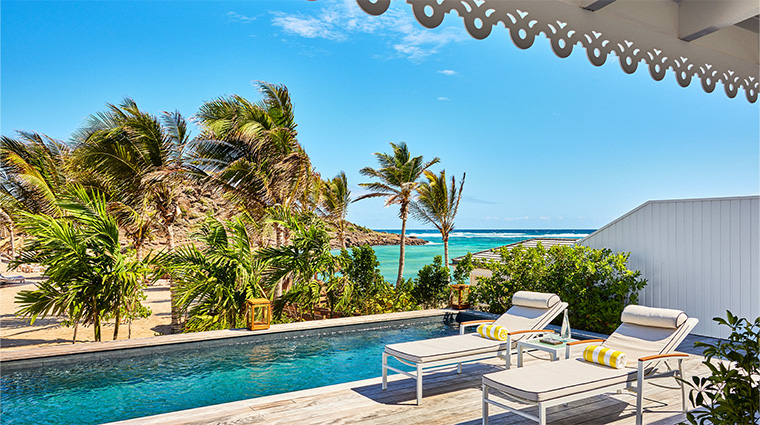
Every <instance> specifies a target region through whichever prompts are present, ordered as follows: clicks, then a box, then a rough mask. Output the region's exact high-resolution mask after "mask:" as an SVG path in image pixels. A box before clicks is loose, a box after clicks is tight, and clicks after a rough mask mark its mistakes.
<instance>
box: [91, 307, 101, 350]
mask: <svg viewBox="0 0 760 425" xmlns="http://www.w3.org/2000/svg"><path fill="white" fill-rule="evenodd" d="M92 316H93V317H92V323H93V327H94V332H95V341H98V342H100V315H99V314H98V305H97V301H95V298H93V299H92Z"/></svg>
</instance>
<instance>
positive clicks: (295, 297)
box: [256, 209, 339, 317]
mask: <svg viewBox="0 0 760 425" xmlns="http://www.w3.org/2000/svg"><path fill="white" fill-rule="evenodd" d="M273 212H274V214H272V216H271V218H270V219H269V221H271V222H273V223H275V224H276V225H278V226H281V227H282V228H283V229H286V230H287V231H288V233H289V234H290V243H289V244H288V245H284V246H276V247H265V248H261V249H259V250H258V252H257V253H256V257H257V258H259V259H260V260H261V261H262V262H263V263H264V264H265V269H264V282H265V283H266V285H267V286H268V287H276V286H277V285H279V284H280V283H281V282H283V281H285V280H290V281H292V282H293V283H292V286H290V287H289V288H288V290H287V292H286V293H284V294H283V295H282V297H279V298H276V293H273V294H272V295H273V298H276V299H274V303H273V305H272V307H273V313H274V315H275V317H280V316H282V313H283V311H284V309H285V308H286V307H288V306H292V307H295V308H296V309H297V311H298V316H299V317H302V316H303V313H304V312H306V311H308V312H310V314H311V316H312V317H314V310H315V308H316V307H317V305H318V304H319V303H320V302H321V300H322V296H323V295H325V294H326V292H328V291H329V286H331V283H337V282H334V281H333V277H334V275H335V273H336V271H337V269H338V267H339V263H338V260H337V258H336V257H334V256H333V255H332V254H330V235H329V234H328V233H327V230H326V228H325V223H324V221H322V220H321V219H320V218H319V217H317V216H316V215H314V214H309V213H302V214H293V213H291V212H290V211H288V210H285V209H274V210H273Z"/></svg>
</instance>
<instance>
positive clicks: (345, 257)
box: [340, 245, 415, 314]
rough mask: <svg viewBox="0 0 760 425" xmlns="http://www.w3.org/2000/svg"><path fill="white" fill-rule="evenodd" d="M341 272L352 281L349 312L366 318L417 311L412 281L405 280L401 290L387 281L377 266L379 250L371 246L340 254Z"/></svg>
mask: <svg viewBox="0 0 760 425" xmlns="http://www.w3.org/2000/svg"><path fill="white" fill-rule="evenodd" d="M340 262H341V264H342V269H341V272H342V273H343V275H344V276H345V277H346V278H348V281H349V284H350V288H351V297H350V299H349V301H348V304H347V306H346V308H347V309H348V310H349V312H360V313H362V314H379V313H390V312H394V311H406V310H413V309H414V308H415V302H414V299H413V298H412V295H411V288H412V286H413V283H412V280H411V279H409V280H403V281H402V284H401V285H399V286H398V287H395V288H394V287H393V285H391V284H390V283H388V282H387V281H385V279H384V278H383V276H382V275H381V274H380V269H378V268H377V266H379V265H380V263H379V262H378V261H377V256H376V255H375V250H374V249H372V247H371V246H369V245H364V246H361V247H353V248H351V252H350V253H349V252H348V251H347V250H345V249H344V250H342V251H341V254H340Z"/></svg>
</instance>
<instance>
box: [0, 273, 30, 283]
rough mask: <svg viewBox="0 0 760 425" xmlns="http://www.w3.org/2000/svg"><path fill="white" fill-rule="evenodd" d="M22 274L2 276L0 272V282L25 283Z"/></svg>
mask: <svg viewBox="0 0 760 425" xmlns="http://www.w3.org/2000/svg"><path fill="white" fill-rule="evenodd" d="M25 282H26V278H25V277H24V276H3V275H2V274H0V283H25Z"/></svg>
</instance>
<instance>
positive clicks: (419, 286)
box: [412, 255, 449, 308]
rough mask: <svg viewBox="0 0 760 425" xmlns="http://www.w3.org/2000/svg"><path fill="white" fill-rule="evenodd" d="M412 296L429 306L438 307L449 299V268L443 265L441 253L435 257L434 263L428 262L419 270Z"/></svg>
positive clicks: (418, 301)
mask: <svg viewBox="0 0 760 425" xmlns="http://www.w3.org/2000/svg"><path fill="white" fill-rule="evenodd" d="M412 296H413V297H414V299H415V300H416V301H417V303H418V304H420V305H422V306H425V307H427V308H434V307H438V306H440V305H441V304H442V303H444V302H445V301H446V300H447V299H448V296H449V269H448V268H446V267H444V266H443V264H442V259H441V256H440V255H436V256H435V258H433V264H427V265H425V266H423V267H422V268H421V269H420V270H419V271H418V272H417V279H415V281H414V286H413V287H412Z"/></svg>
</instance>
